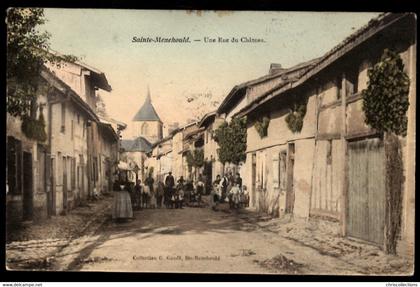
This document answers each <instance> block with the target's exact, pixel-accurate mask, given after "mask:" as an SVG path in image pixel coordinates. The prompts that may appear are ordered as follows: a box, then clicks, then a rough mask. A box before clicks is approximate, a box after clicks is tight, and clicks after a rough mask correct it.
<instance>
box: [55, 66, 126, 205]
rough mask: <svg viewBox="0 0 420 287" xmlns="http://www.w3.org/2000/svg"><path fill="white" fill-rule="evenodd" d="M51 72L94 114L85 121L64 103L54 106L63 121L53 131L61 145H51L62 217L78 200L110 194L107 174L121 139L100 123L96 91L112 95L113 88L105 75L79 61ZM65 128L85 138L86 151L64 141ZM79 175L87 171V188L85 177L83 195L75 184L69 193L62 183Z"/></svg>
mask: <svg viewBox="0 0 420 287" xmlns="http://www.w3.org/2000/svg"><path fill="white" fill-rule="evenodd" d="M48 69H49V70H50V71H51V72H52V74H54V75H55V76H56V77H57V78H58V79H60V80H61V81H62V83H63V84H65V85H67V87H68V89H70V90H71V91H72V93H74V94H75V95H77V96H78V99H80V100H81V102H82V103H83V104H84V105H85V106H86V108H87V109H89V110H90V113H91V114H92V117H91V118H89V119H86V120H84V121H82V119H81V118H80V115H79V116H78V113H77V111H75V110H71V107H67V105H66V102H65V100H63V102H62V103H61V104H60V105H53V106H52V114H53V115H57V116H59V117H61V120H60V121H58V118H57V121H53V124H52V126H53V129H54V130H53V131H52V135H56V134H57V135H60V137H59V140H60V142H56V143H52V146H55V148H54V147H52V155H56V156H57V157H56V159H55V160H54V159H53V162H52V163H53V164H55V165H56V167H55V166H54V165H53V168H54V169H55V171H54V169H53V172H56V178H57V179H58V182H57V183H56V184H55V186H56V189H57V191H56V192H55V193H56V195H57V197H56V205H57V207H56V212H57V213H60V212H66V211H67V210H68V209H69V208H71V207H72V206H74V205H75V203H76V202H77V201H79V200H83V199H85V198H92V197H93V196H97V195H98V194H99V193H100V192H106V191H108V190H109V188H110V186H109V185H110V182H109V178H107V177H106V174H112V170H113V169H114V168H115V165H116V162H117V158H118V140H119V138H118V135H117V131H116V130H114V128H113V127H112V125H109V123H107V122H102V123H101V120H100V119H99V117H98V116H97V115H96V97H97V95H96V90H98V89H103V90H105V91H108V92H110V91H111V86H110V85H109V83H108V81H107V79H106V76H105V74H104V73H103V72H101V71H99V70H97V69H95V68H93V67H90V66H88V65H86V64H84V63H81V62H78V61H76V62H74V63H65V65H61V66H56V65H48ZM59 101H60V100H59ZM67 124H68V125H67ZM66 125H67V127H68V128H67V129H68V130H70V137H72V136H74V135H73V133H74V132H71V131H73V130H77V131H76V132H75V133H76V134H79V136H81V137H82V139H80V141H83V142H86V143H83V144H85V145H86V151H80V150H78V149H77V148H75V147H73V146H74V145H73V140H71V138H70V140H69V139H67V138H65V137H66V135H65V134H66ZM107 126H108V127H107ZM110 129H112V132H110ZM117 129H118V128H117ZM110 135H111V136H110ZM72 150H74V151H72ZM72 153H73V154H72ZM69 161H70V163H69ZM76 171H79V172H80V173H82V174H83V173H84V172H85V171H86V175H87V180H86V183H87V187H84V185H85V182H84V177H83V176H81V177H80V178H81V182H82V183H81V186H83V188H81V189H80V192H74V190H75V189H74V188H73V186H74V183H73V186H72V188H71V189H70V192H69V189H67V190H66V188H65V184H63V183H64V182H65V181H66V180H67V176H68V175H67V173H69V174H70V176H72V175H74V174H76ZM71 178H73V177H71ZM70 182H74V180H73V179H71V180H70ZM76 190H77V189H76ZM53 194H54V192H53ZM73 197H74V198H73ZM60 202H62V204H60Z"/></svg>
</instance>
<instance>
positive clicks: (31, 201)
mask: <svg viewBox="0 0 420 287" xmlns="http://www.w3.org/2000/svg"><path fill="white" fill-rule="evenodd" d="M46 86H47V82H46V81H45V80H43V79H41V82H40V85H39V89H38V91H37V94H36V109H33V110H32V113H33V118H34V119H40V118H42V120H43V122H44V126H42V129H43V130H44V133H45V135H46V137H44V138H38V139H34V138H30V137H28V136H27V135H26V134H25V133H24V132H23V131H22V130H23V129H22V124H23V120H22V119H21V118H19V117H14V116H12V115H11V114H9V113H7V114H6V136H7V137H6V149H7V151H6V156H7V158H6V159H7V165H6V222H7V226H8V228H9V227H14V226H17V225H18V224H19V223H21V222H22V221H32V220H35V221H37V220H43V219H45V218H47V216H48V215H50V214H51V210H50V209H49V205H48V202H49V201H50V192H49V185H48V179H49V161H50V160H49V156H48V138H50V134H49V133H48V129H47V128H46V127H47V126H48V125H49V124H48V98H47V94H46V93H45V91H46V90H47V88H46ZM7 88H8V89H13V87H11V86H8V87H7Z"/></svg>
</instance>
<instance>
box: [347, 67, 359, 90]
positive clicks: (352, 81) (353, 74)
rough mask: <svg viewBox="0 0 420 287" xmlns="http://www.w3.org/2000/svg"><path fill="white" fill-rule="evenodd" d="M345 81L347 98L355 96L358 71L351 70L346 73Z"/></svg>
mask: <svg viewBox="0 0 420 287" xmlns="http://www.w3.org/2000/svg"><path fill="white" fill-rule="evenodd" d="M346 79H347V83H346V94H347V95H349V96H351V95H353V94H356V93H357V92H358V90H357V88H358V87H357V86H358V81H359V69H358V68H357V69H355V68H352V69H350V70H349V71H348V72H346Z"/></svg>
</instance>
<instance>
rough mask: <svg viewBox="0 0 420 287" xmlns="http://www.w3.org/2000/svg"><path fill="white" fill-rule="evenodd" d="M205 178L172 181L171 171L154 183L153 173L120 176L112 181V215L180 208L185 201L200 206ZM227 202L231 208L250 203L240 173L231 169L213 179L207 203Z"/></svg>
mask: <svg viewBox="0 0 420 287" xmlns="http://www.w3.org/2000/svg"><path fill="white" fill-rule="evenodd" d="M204 182H205V180H204V179H203V176H202V175H201V174H200V175H199V176H198V178H197V180H196V181H195V182H194V183H193V181H192V180H184V178H183V177H182V176H181V177H180V178H179V179H178V180H177V181H176V183H175V178H174V176H173V175H172V172H169V174H168V175H167V176H166V178H165V179H164V181H163V182H162V180H160V179H159V180H158V182H157V183H155V180H154V179H153V177H152V175H151V174H149V176H148V177H147V178H146V179H145V180H144V183H142V181H141V180H137V182H136V184H134V183H132V182H129V181H128V180H127V178H126V177H125V178H124V177H123V178H121V177H120V178H119V179H118V180H116V181H115V182H114V191H116V194H115V198H114V208H113V218H116V219H121V218H123V219H127V218H133V209H134V210H139V209H147V208H162V207H163V206H165V207H166V208H168V209H182V208H184V206H185V205H187V206H190V207H202V206H203V204H202V196H203V195H204V194H205V184H204ZM226 201H228V202H229V206H230V208H232V209H233V208H236V209H237V208H241V207H248V206H249V196H248V193H247V190H246V187H245V186H243V185H242V178H241V177H240V175H239V173H236V176H235V177H234V176H233V175H232V172H229V173H228V174H227V175H224V176H223V177H221V176H220V175H217V177H216V180H215V181H214V182H213V188H212V191H211V196H210V203H211V206H212V208H213V210H216V209H217V205H218V204H219V203H223V202H226Z"/></svg>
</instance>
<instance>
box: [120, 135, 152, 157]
mask: <svg viewBox="0 0 420 287" xmlns="http://www.w3.org/2000/svg"><path fill="white" fill-rule="evenodd" d="M151 147H152V144H151V143H150V142H149V141H148V140H147V139H145V138H144V137H138V138H136V139H134V140H121V148H123V149H124V150H125V151H139V152H145V153H147V152H149V151H150V150H151Z"/></svg>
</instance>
